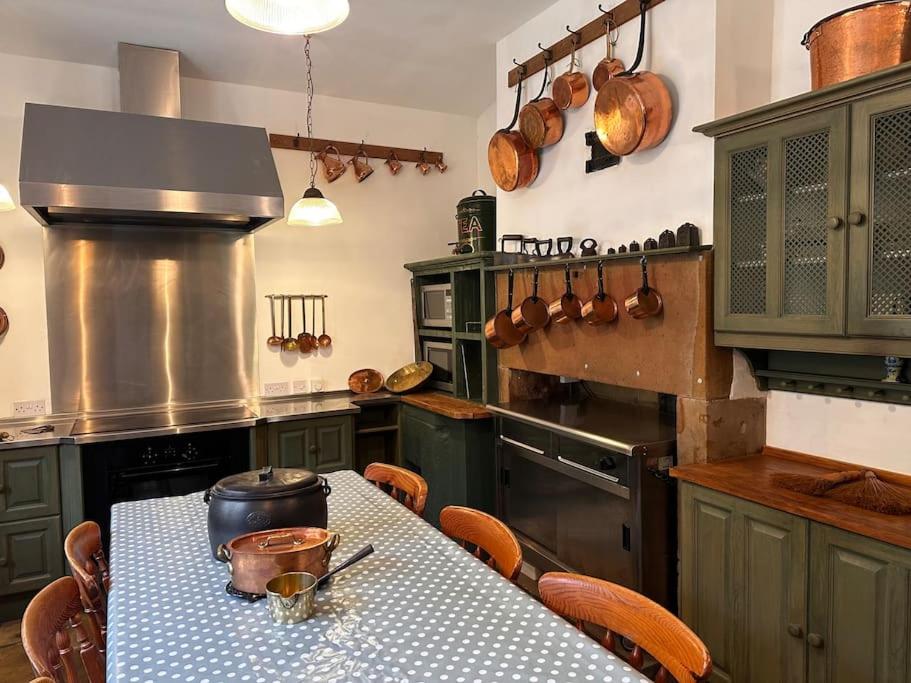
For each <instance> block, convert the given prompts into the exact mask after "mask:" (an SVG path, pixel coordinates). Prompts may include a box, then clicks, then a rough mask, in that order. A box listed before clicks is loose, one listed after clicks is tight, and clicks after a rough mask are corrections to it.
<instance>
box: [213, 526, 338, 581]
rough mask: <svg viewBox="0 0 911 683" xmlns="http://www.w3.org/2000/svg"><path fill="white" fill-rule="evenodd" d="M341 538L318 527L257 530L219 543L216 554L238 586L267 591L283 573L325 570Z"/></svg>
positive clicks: (313, 572)
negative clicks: (273, 580)
mask: <svg viewBox="0 0 911 683" xmlns="http://www.w3.org/2000/svg"><path fill="white" fill-rule="evenodd" d="M339 540H340V538H339V535H338V534H337V533H335V532H334V531H326V530H325V529H319V528H316V527H291V528H287V529H272V530H271V531H257V532H254V533H252V534H244V535H242V536H238V537H237V538H232V539H231V540H230V541H229V542H228V543H227V545H220V546H218V550H217V551H216V557H217V558H218V559H219V560H221V561H222V562H225V563H227V565H228V573H229V574H230V575H231V584H232V585H233V587H234V589H235V590H237V591H241V592H243V593H250V594H252V595H263V594H264V593H265V592H266V584H267V583H268V582H269V580H270V579H272V578H274V577H276V576H278V575H279V574H285V573H287V572H308V573H310V574H313V575H314V576H322V575H323V574H325V573H326V571H327V570H328V569H329V559H330V558H331V557H332V551H333V550H335V549H336V547H337V546H338V543H339Z"/></svg>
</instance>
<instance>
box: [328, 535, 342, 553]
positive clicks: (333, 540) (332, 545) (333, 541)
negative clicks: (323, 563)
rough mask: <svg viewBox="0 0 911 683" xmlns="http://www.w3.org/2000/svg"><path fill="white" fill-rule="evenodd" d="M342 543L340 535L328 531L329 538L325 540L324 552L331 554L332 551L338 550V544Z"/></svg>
mask: <svg viewBox="0 0 911 683" xmlns="http://www.w3.org/2000/svg"><path fill="white" fill-rule="evenodd" d="M341 542H342V535H341V534H340V533H338V532H337V531H330V532H329V538H327V539H326V546H325V547H326V552H327V553H331V552H332V551H333V550H335V549H336V548H338V544H339V543H341Z"/></svg>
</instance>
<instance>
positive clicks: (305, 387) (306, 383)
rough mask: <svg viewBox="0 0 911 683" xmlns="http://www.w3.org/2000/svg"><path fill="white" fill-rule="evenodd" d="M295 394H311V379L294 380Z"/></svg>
mask: <svg viewBox="0 0 911 683" xmlns="http://www.w3.org/2000/svg"><path fill="white" fill-rule="evenodd" d="M294 393H295V394H309V393H310V380H309V379H296V380H294Z"/></svg>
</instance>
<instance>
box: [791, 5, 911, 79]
mask: <svg viewBox="0 0 911 683" xmlns="http://www.w3.org/2000/svg"><path fill="white" fill-rule="evenodd" d="M801 44H802V45H805V46H806V48H807V50H809V51H810V77H811V81H812V86H813V90H817V89H819V88H824V87H826V86H827V85H832V84H833V83H840V82H842V81H847V80H848V79H851V78H856V77H857V76H863V75H864V74H867V73H870V72H872V71H878V70H879V69H885V68H887V67H890V66H895V65H897V64H901V63H902V62H906V61H908V60H909V59H911V0H879V1H878V2H867V3H864V4H863V5H857V6H855V7H849V8H848V9H845V10H842V11H841V12H836V13H835V14H832V15H830V16H828V17H826V18H825V19H822V20H821V21H819V22H817V23H816V24H815V25H814V26H813V28H811V29H810V30H809V31H807V33H806V35H805V36H804V37H803V41H802V43H801Z"/></svg>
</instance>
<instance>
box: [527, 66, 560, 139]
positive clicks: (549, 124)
mask: <svg viewBox="0 0 911 683" xmlns="http://www.w3.org/2000/svg"><path fill="white" fill-rule="evenodd" d="M549 68H550V64H548V63H547V62H545V63H544V80H543V81H542V82H541V92H539V93H538V96H537V97H536V98H535V99H533V100H532V101H531V102H529V103H528V104H526V105H525V106H524V107H522V110H521V111H520V112H519V130H520V131H522V136H523V137H524V138H525V140H526V141H527V142H528V144H529V145H531V147H532V148H533V149H540V148H541V147H550V146H551V145H553V144H556V143H558V142H560V138H562V137H563V112H561V111H560V109H559V108H557V105H556V103H555V102H554V101H553V100H552V99H551V98H550V97H544V89H545V88H546V87H547V73H548V70H549Z"/></svg>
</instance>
